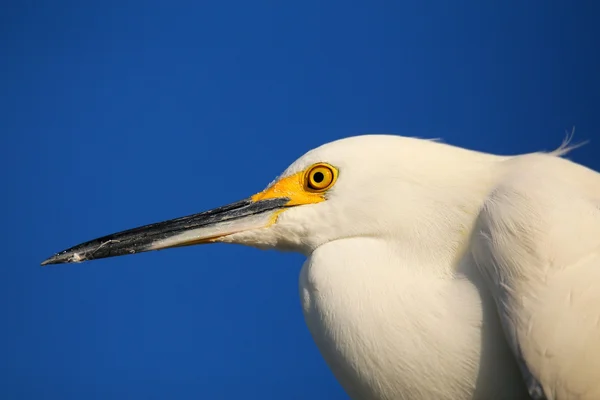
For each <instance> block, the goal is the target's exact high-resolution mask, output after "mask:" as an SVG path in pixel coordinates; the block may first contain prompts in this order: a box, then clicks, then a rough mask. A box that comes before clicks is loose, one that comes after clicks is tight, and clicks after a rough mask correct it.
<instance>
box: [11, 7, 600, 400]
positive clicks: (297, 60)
mask: <svg viewBox="0 0 600 400" xmlns="http://www.w3.org/2000/svg"><path fill="white" fill-rule="evenodd" d="M484 3H485V4H484ZM494 3H495V4H494V5H492V2H479V1H471V2H468V1H456V2H446V1H421V2H417V1H414V2H410V1H409V2H392V1H362V2H359V1H351V2H347V1H329V2H321V1H303V2H276V1H253V2H249V1H240V0H232V1H222V2H202V1H189V2H182V1H169V2H155V1H121V2H114V1H113V2H111V1H105V2H101V3H100V2H97V3H93V2H81V1H79V2H76V1H55V2H49V1H40V2H35V3H34V2H16V1H12V2H10V1H9V2H8V3H6V4H5V5H3V12H2V15H0V46H1V53H2V57H0V72H1V75H0V76H1V78H0V85H1V86H0V106H1V109H2V113H1V114H0V116H1V117H0V132H1V133H2V135H1V137H0V146H1V147H0V148H1V149H2V157H0V166H1V167H2V182H3V187H4V191H3V193H4V195H3V198H4V204H5V206H4V217H3V220H4V223H3V227H4V229H2V232H1V233H0V235H1V236H0V238H1V240H2V253H3V260H2V263H1V264H0V274H1V276H0V321H2V326H3V329H1V332H0V339H1V340H0V397H1V398H3V399H63V400H65V399H84V398H85V399H94V398H98V399H106V398H111V399H130V398H139V399H164V398H171V399H173V398H175V399H188V398H190V399H191V398H194V399H198V398H203V399H239V398H251V399H259V398H260V399H308V398H310V399H314V400H318V399H345V398H346V396H345V394H344V392H343V391H342V389H341V387H340V386H339V385H338V383H337V382H336V381H335V379H334V378H333V376H332V375H331V373H330V371H329V370H328V368H327V366H326V365H325V363H324V361H323V360H322V359H321V356H320V354H319V353H318V351H317V349H316V347H315V346H314V344H313V342H312V339H311V337H310V335H309V333H308V330H307V328H306V327H305V325H304V321H303V317H302V312H301V309H300V302H299V299H298V289H297V287H298V286H297V285H298V284H297V279H298V273H299V270H300V266H301V264H302V262H303V258H302V257H301V256H300V255H295V254H284V253H277V252H262V251H259V250H256V249H250V248H244V247H241V246H231V245H214V246H202V247H190V248H182V249H176V250H170V251H164V252H155V253H145V254H139V255H135V256H128V257H121V258H112V259H104V260H98V261H94V262H91V263H85V264H80V265H62V266H55V267H48V268H41V267H39V263H40V262H41V261H42V260H43V259H45V258H46V257H48V256H50V255H52V254H53V253H54V252H56V251H59V250H62V249H64V248H66V247H69V246H71V245H74V244H77V243H80V242H82V241H85V240H88V239H92V238H95V237H97V236H101V235H104V234H107V233H111V232H115V231H119V230H122V229H126V228H130V227H134V226H138V225H142V224H146V223H150V222H154V221H159V220H163V219H169V218H173V217H177V216H182V215H187V214H191V213H195V212H199V211H202V210H205V209H209V208H212V207H215V206H218V205H222V204H226V203H229V202H232V201H235V200H239V199H242V198H245V197H246V196H248V195H250V194H253V193H255V192H257V191H259V190H261V189H263V188H264V187H265V185H266V184H267V183H269V182H270V181H271V180H272V179H273V178H274V177H275V176H276V175H277V174H279V173H280V172H281V171H282V170H283V169H284V168H285V167H286V166H287V165H288V164H289V163H291V162H292V161H293V160H294V159H296V158H297V157H299V156H301V155H302V154H303V153H304V152H305V151H307V150H309V149H311V148H313V147H315V146H318V145H320V144H322V143H326V142H329V141H331V140H334V139H338V138H341V137H345V136H350V135H356V134H361V133H397V134H403V135H409V136H419V137H429V138H442V139H444V140H445V141H446V142H449V143H452V144H456V145H460V146H466V147H469V148H473V149H477V150H482V151H490V152H496V153H503V154H515V153H522V152H530V151H536V150H550V149H552V148H554V147H556V146H558V145H559V144H560V142H561V140H562V139H563V138H564V136H565V131H570V130H571V129H572V127H573V126H575V127H576V136H575V139H576V140H590V143H589V144H588V145H587V146H585V147H583V148H581V149H579V150H577V151H575V152H574V153H573V154H572V156H571V158H572V159H574V160H575V161H578V162H581V163H583V164H585V165H588V166H590V167H593V168H595V169H600V156H598V154H600V112H599V110H600V74H598V71H600V61H599V52H598V49H599V48H600V26H599V25H598V24H597V21H598V20H599V18H600V9H599V8H600V6H599V5H597V3H595V2H591V1H588V2H577V4H575V3H573V2H571V3H567V2H563V3H559V2H547V1H546V2H542V1H528V2H522V1H508V2H502V3H499V2H494Z"/></svg>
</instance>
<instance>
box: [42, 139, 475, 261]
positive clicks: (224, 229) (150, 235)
mask: <svg viewBox="0 0 600 400" xmlns="http://www.w3.org/2000/svg"><path fill="white" fill-rule="evenodd" d="M467 154H478V153H472V152H468V151H467V150H462V149H459V148H455V147H451V146H446V145H442V144H439V143H435V142H432V141H425V140H420V139H411V138H406V137H401V136H391V135H364V136H356V137H351V138H347V139H342V140H338V141H335V142H331V143H328V144H325V145H323V146H321V147H318V148H316V149H314V150H311V151H309V152H308V153H306V154H305V155H304V156H302V157H301V158H299V159H298V160H296V161H295V162H294V163H293V164H292V165H290V166H289V167H288V168H287V169H286V170H285V171H284V172H283V173H282V174H281V176H280V177H279V178H278V179H277V180H275V181H274V182H273V183H272V184H270V185H269V186H268V187H267V188H266V189H265V190H263V191H262V192H259V193H257V194H255V195H253V196H251V197H249V198H247V199H245V200H242V201H238V202H236V203H233V204H230V205H226V206H223V207H219V208H216V209H213V210H210V211H206V212H202V213H199V214H194V215H190V216H186V217H180V218H177V219H173V220H169V221H164V222H159V223H155V224H150V225H146V226H142V227H139V228H134V229H130V230H127V231H123V232H119V233H115V234H112V235H108V236H104V237H101V238H98V239H94V240H91V241H89V242H86V243H82V244H80V245H77V246H74V247H72V248H70V249H67V250H64V251H62V252H60V253H57V254H56V255H54V256H53V257H51V258H49V259H48V260H46V261H44V263H43V265H45V264H58V263H68V262H80V261H86V260H92V259H97V258H105V257H113V256H120V255H126V254H134V253H139V252H145V251H150V250H160V249H166V248H172V247H181V246H190V245H195V244H205V243H216V242H225V243H238V244H245V245H250V246H255V247H259V248H277V249H281V250H292V251H298V252H302V253H304V254H310V253H311V252H312V251H313V250H314V249H315V248H317V247H319V246H320V245H322V244H324V243H327V242H331V241H335V240H340V239H344V238H352V237H375V238H382V239H386V238H388V239H392V240H396V241H398V240H401V239H402V237H413V238H414V236H415V235H417V236H419V235H427V232H428V231H429V232H431V231H430V229H431V226H429V224H432V223H435V224H442V225H443V224H444V223H445V221H449V220H450V219H451V217H449V215H451V214H452V212H453V211H452V209H450V208H448V207H450V206H451V205H452V200H453V193H457V192H458V191H459V190H460V189H463V186H465V189H466V186H468V185H467V184H466V182H467V180H468V179H467V178H466V177H464V178H461V177H463V175H465V174H467V172H468V171H467V170H466V168H469V167H467V165H469V163H466V162H465V161H464V157H465V156H466V155H467ZM471 161H473V160H471ZM463 183H464V185H463ZM457 197H458V196H457ZM459 208H460V207H459ZM440 217H441V218H440ZM433 221H435V222H433Z"/></svg>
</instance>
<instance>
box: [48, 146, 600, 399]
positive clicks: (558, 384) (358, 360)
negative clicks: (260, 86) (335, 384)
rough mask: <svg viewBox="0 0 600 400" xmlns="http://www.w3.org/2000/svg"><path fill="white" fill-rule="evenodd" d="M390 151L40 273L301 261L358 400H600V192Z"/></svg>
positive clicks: (556, 155)
mask: <svg viewBox="0 0 600 400" xmlns="http://www.w3.org/2000/svg"><path fill="white" fill-rule="evenodd" d="M567 150H568V148H567V147H566V146H562V147H561V148H559V149H558V150H556V151H554V152H550V153H532V154H524V155H518V156H498V155H492V154H487V153H482V152H476V151H471V150H466V149H462V148H459V147H453V146H450V145H446V144H442V143H439V142H436V141H428V140H421V139H414V138H407V137H401V136H392V135H365V136H356V137H351V138H347V139H342V140H339V141H335V142H331V143H328V144H325V145H323V146H321V147H319V148H316V149H314V150H312V151H310V152H308V153H307V154H305V155H304V156H302V157H301V158H300V159H298V160H297V161H295V162H294V163H293V164H292V165H291V166H290V167H289V168H288V169H287V170H286V171H285V172H284V173H283V174H282V175H281V176H280V178H279V179H278V180H276V181H275V182H273V183H272V184H271V185H269V186H268V187H267V188H266V189H265V190H264V191H262V192H260V193H258V194H256V195H254V196H252V197H250V198H248V199H246V200H243V201H240V202H237V203H234V204H231V205H229V206H225V207H221V208H218V209H215V210H211V211H207V212H204V213H200V214H195V215H192V216H188V217H183V218H178V219H174V220H170V221H165V222H161V223H158V224H152V225H148V226H144V227H140V228H135V229H132V230H129V231H125V232H120V233H116V234H113V235H109V236H105V237H103V238H99V239H96V240H93V241H90V242H86V243H83V244H81V245H78V246H75V247H73V248H71V249H68V250H65V251H63V252H61V253H58V254H56V255H55V256H53V257H51V258H49V259H48V260H46V261H45V262H44V263H43V264H55V263H64V262H79V261H85V260H91V259H95V258H103V257H111V256H118V255H123V254H130V253H136V252H142V251H149V250H158V249H164V248H169V247H177V246H187V245H192V244H200V243H211V242H226V243H238V244H245V245H250V246H256V247H259V248H277V249H281V250H291V251H296V252H300V253H302V254H304V255H305V256H306V258H307V259H306V262H305V263H304V265H303V267H302V270H301V273H300V285H299V287H300V298H301V302H302V306H303V311H304V316H305V320H306V323H307V325H308V328H309V330H310V332H311V334H312V336H313V338H314V340H315V342H316V344H317V346H318V348H319V349H320V352H321V353H322V355H323V357H324V358H325V360H326V362H327V364H328V365H329V367H330V368H331V370H332V371H333V373H334V375H335V376H336V378H337V379H338V380H339V382H340V383H341V385H342V386H343V387H344V389H345V390H346V392H347V393H348V395H349V396H350V397H351V398H353V399H365V400H383V399H394V400H397V399H411V400H413V399H414V400H417V399H419V400H432V399H437V400H441V399H446V400H466V399H483V400H493V399H511V400H513V399H527V398H530V397H531V398H533V399H548V400H571V399H578V400H598V399H600V287H599V284H600V175H599V174H598V173H597V172H595V171H593V170H590V169H588V168H586V167H584V166H581V165H578V164H576V163H573V162H571V161H568V160H566V159H564V158H562V156H563V155H564V154H565V153H566V151H567Z"/></svg>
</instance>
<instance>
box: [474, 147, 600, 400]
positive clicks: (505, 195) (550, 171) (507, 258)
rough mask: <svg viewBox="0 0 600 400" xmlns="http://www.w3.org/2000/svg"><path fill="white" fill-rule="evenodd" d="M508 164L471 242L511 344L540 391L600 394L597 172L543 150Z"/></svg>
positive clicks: (557, 398) (564, 397)
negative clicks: (543, 152)
mask: <svg viewBox="0 0 600 400" xmlns="http://www.w3.org/2000/svg"><path fill="white" fill-rule="evenodd" d="M505 167H506V172H505V174H504V175H503V177H502V179H501V180H500V181H499V182H498V184H497V185H496V187H495V188H494V189H493V191H492V192H491V193H490V195H489V196H488V198H487V199H486V202H485V205H484V208H483V210H482V212H481V214H480V216H479V220H478V222H477V227H476V229H475V231H474V236H473V243H472V250H473V254H474V256H475V259H476V260H477V264H478V265H479V267H480V269H481V271H482V272H483V274H484V276H485V277H486V278H487V281H488V283H489V285H488V287H489V288H490V290H491V292H492V293H493V295H494V297H495V299H496V303H497V305H498V309H499V313H500V317H501V321H502V323H503V326H504V329H505V332H506V335H507V338H508V340H509V344H510V345H511V347H512V349H513V352H514V353H515V356H516V358H517V360H518V361H519V362H520V363H521V368H522V370H523V374H524V376H525V379H526V380H527V384H528V385H529V388H530V390H531V393H532V395H533V396H534V398H540V399H542V398H544V397H543V393H545V396H546V397H547V398H548V399H552V400H571V399H573V400H575V399H577V400H588V399H589V400H594V399H600V290H599V285H600V175H599V174H598V173H596V172H595V171H592V170H589V169H587V168H585V167H582V166H579V165H577V164H574V163H571V162H570V161H568V160H564V159H560V158H557V157H552V156H550V155H542V154H534V155H527V156H522V157H518V158H515V159H514V160H511V161H509V162H507V165H506V166H505ZM536 396H539V397H536Z"/></svg>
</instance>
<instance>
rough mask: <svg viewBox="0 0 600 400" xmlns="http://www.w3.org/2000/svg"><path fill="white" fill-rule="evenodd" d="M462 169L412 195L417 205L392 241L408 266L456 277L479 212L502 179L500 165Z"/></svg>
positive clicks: (485, 163)
mask: <svg viewBox="0 0 600 400" xmlns="http://www.w3.org/2000/svg"><path fill="white" fill-rule="evenodd" d="M463 165H464V170H460V171H453V172H452V174H447V175H446V176H444V177H443V179H438V180H437V181H435V182H433V183H432V184H430V185H428V186H427V187H424V186H423V187H422V186H415V187H414V189H413V191H414V192H413V193H411V194H410V196H411V197H412V198H413V199H414V200H412V201H413V202H414V204H408V205H407V206H405V208H406V211H405V212H404V213H403V215H402V216H401V218H402V220H401V221H400V222H399V223H398V226H400V227H401V228H400V231H399V232H395V233H396V237H391V238H388V241H389V243H390V245H391V246H393V248H394V251H395V252H396V253H397V254H398V255H399V257H400V258H401V259H403V260H406V262H407V264H409V265H416V266H419V268H427V269H429V270H431V271H434V272H439V273H442V274H448V273H449V274H452V273H453V272H454V271H456V269H457V268H458V266H459V264H460V263H461V260H462V259H463V257H464V255H465V253H466V251H467V250H468V244H469V240H470V236H471V233H472V230H473V227H474V224H475V222H476V219H477V217H478V215H479V212H480V210H481V208H482V207H483V204H484V202H485V199H486V198H487V196H488V194H489V193H490V191H491V190H493V187H494V185H495V182H497V181H498V179H499V177H500V175H501V174H502V163H501V162H499V161H498V160H497V159H489V160H487V159H486V160H480V161H479V162H477V163H472V164H464V163H463ZM423 180H425V178H423ZM407 201H409V202H410V201H411V200H410V199H409V200H407Z"/></svg>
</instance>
